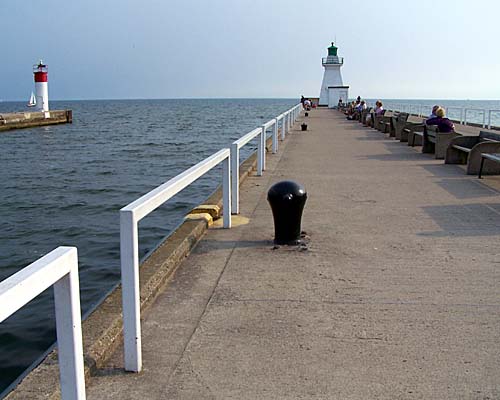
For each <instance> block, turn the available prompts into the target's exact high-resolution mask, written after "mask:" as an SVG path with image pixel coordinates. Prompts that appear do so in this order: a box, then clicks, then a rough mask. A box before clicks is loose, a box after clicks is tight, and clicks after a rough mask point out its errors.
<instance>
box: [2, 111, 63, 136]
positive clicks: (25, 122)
mask: <svg viewBox="0 0 500 400" xmlns="http://www.w3.org/2000/svg"><path fill="white" fill-rule="evenodd" d="M72 122H73V112H72V111H71V110H53V111H47V112H43V111H35V112H17V113H4V114H0V132H2V131H9V130H12V129H22V128H32V127H35V126H44V125H56V124H66V123H72Z"/></svg>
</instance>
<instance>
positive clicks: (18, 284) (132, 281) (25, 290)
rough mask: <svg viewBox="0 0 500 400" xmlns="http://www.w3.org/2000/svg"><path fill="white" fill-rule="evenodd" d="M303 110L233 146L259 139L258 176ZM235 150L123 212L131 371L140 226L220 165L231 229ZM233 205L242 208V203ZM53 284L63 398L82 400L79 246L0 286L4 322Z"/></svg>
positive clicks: (137, 337) (137, 335) (137, 333)
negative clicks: (269, 145)
mask: <svg viewBox="0 0 500 400" xmlns="http://www.w3.org/2000/svg"><path fill="white" fill-rule="evenodd" d="M300 110H301V104H297V105H295V106H294V107H292V108H291V109H289V110H288V111H286V112H284V113H283V114H280V115H279V116H278V117H276V118H273V119H271V120H269V121H267V122H266V123H264V124H263V125H262V126H261V127H260V128H256V129H254V130H253V131H251V132H249V133H247V134H246V135H244V136H243V137H241V138H240V139H238V140H237V141H235V142H234V143H233V145H232V148H235V149H237V150H239V149H240V148H241V147H242V146H244V145H245V144H246V143H248V142H249V141H251V140H252V139H253V138H255V137H257V136H259V137H260V140H259V142H258V150H257V156H258V168H257V169H258V171H257V175H262V171H263V170H264V169H265V155H266V139H267V138H266V132H267V130H268V129H270V128H273V131H272V132H273V133H272V135H273V136H272V137H273V148H272V152H273V153H276V152H277V151H278V130H279V124H280V121H281V133H282V139H284V138H285V134H286V132H287V131H288V130H289V129H290V127H291V126H292V125H293V123H294V122H295V121H296V120H297V118H298V116H299V114H300ZM231 151H232V150H231V149H229V148H225V149H222V150H220V151H218V152H217V153H215V154H213V155H211V156H210V157H207V158H206V159H205V160H203V161H201V162H199V163H198V164H196V165H194V166H192V167H191V168H189V169H187V170H186V171H184V172H183V173H181V174H179V175H177V176H176V177H174V178H172V179H170V180H168V181H167V182H165V183H164V184H162V185H160V186H158V187H157V188H155V189H153V190H152V191H150V192H149V193H146V194H145V195H143V196H142V197H140V198H139V199H137V200H135V201H133V202H131V203H130V204H128V205H127V206H125V207H123V208H122V209H121V210H120V264H121V274H122V307H123V335H124V356H125V357H124V361H125V362H124V364H125V370H127V371H134V372H139V371H140V370H141V369H142V349H141V326H140V286H139V235H138V224H139V222H140V220H141V219H143V218H144V217H146V216H147V215H148V214H150V213H151V212H152V211H154V210H156V209H157V208H158V207H160V206H161V205H162V204H164V203H165V202H166V201H168V200H169V199H170V198H172V197H173V196H174V195H176V194H177V193H179V192H180V191H181V190H183V189H184V188H186V187H187V186H189V185H190V184H191V183H193V182H194V181H195V180H197V179H198V178H200V177H201V176H203V175H204V174H206V173H207V172H209V171H210V170H212V169H213V168H215V167H216V166H217V165H219V164H221V163H222V197H223V227H224V228H230V227H231V207H232V201H231V164H232V163H233V165H235V166H236V167H235V170H237V171H238V170H239V154H238V153H236V154H237V157H235V158H234V159H235V160H236V163H235V164H234V160H233V161H232V158H231V157H232V154H231ZM237 176H238V175H237ZM235 181H236V182H239V181H238V180H236V179H235ZM237 192H239V187H237ZM235 204H236V206H238V202H235ZM50 286H53V287H54V299H55V310H56V330H57V344H58V356H59V368H60V381H61V396H62V399H63V400H69V399H71V400H84V399H85V378H84V363H83V345H82V329H81V312H80V297H79V281H78V257H77V249H76V248H75V247H58V248H57V249H56V250H54V251H52V252H51V253H49V254H47V255H46V256H44V257H42V258H40V259H39V260H37V261H35V262H34V263H32V264H30V265H29V266H27V267H26V268H24V269H22V270H21V271H19V272H17V273H16V274H14V275H12V276H11V277H9V278H7V279H5V280H4V281H2V282H0V323H1V322H3V321H4V320H5V319H6V318H8V317H9V316H10V315H12V314H13V313H15V312H16V311H17V310H19V309H20V308H21V307H23V306H24V305H25V304H26V303H28V302H29V301H30V300H32V299H33V298H35V297H36V296H38V295H39V294H40V293H41V292H43V291H44V290H46V289H47V288H49V287H50Z"/></svg>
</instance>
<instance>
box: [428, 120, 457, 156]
mask: <svg viewBox="0 0 500 400" xmlns="http://www.w3.org/2000/svg"><path fill="white" fill-rule="evenodd" d="M457 136H462V134H460V133H458V132H455V131H453V132H447V133H445V132H439V129H438V128H437V126H434V125H431V126H429V125H426V126H424V131H423V134H422V153H434V155H435V157H436V158H437V159H441V160H442V159H443V158H444V157H445V155H446V150H447V149H448V145H449V144H450V142H451V139H453V138H455V137H457Z"/></svg>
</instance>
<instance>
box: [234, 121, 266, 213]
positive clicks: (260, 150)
mask: <svg viewBox="0 0 500 400" xmlns="http://www.w3.org/2000/svg"><path fill="white" fill-rule="evenodd" d="M264 136H265V135H264V131H263V129H262V128H256V129H254V130H253V131H251V132H248V133H247V134H246V135H244V136H242V137H241V138H240V139H238V140H236V141H234V142H233V143H232V145H231V186H232V188H231V206H232V212H233V213H234V214H239V212H240V199H239V197H240V196H239V192H240V191H239V185H240V149H241V148H242V147H243V146H244V145H246V144H247V143H248V142H250V141H252V140H253V139H254V138H255V137H258V138H259V140H258V142H257V176H262V171H263V170H264V162H263V160H264V158H265V139H263V137H264Z"/></svg>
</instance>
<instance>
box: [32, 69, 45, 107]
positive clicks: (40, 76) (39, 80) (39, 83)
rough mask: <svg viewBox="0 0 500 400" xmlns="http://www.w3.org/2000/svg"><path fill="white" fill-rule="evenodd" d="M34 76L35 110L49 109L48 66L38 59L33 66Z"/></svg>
mask: <svg viewBox="0 0 500 400" xmlns="http://www.w3.org/2000/svg"><path fill="white" fill-rule="evenodd" d="M33 75H34V76H35V93H36V110H38V111H49V88H48V79H47V75H48V68H47V66H46V65H45V64H44V63H43V62H42V60H40V62H39V63H38V65H34V66H33Z"/></svg>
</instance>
